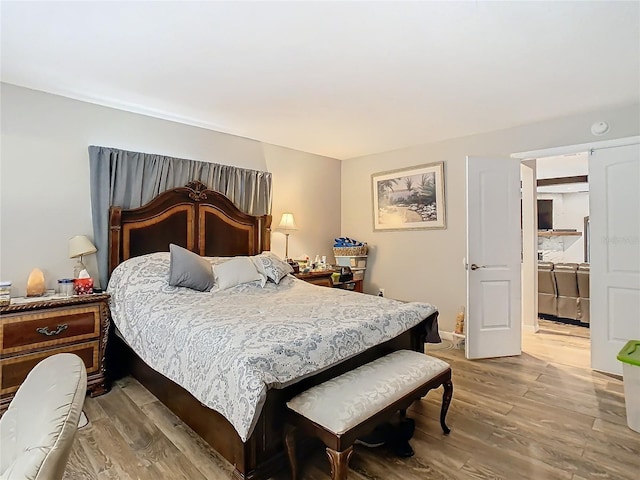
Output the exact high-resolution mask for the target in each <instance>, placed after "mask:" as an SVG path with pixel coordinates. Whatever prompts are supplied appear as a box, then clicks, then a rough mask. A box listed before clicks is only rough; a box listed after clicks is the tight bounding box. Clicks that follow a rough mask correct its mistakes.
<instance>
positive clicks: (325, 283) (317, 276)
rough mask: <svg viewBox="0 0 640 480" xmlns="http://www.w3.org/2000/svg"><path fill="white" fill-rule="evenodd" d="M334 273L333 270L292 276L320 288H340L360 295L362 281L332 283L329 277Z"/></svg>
mask: <svg viewBox="0 0 640 480" xmlns="http://www.w3.org/2000/svg"><path fill="white" fill-rule="evenodd" d="M334 273H335V272H334V271H333V270H327V271H324V272H309V273H294V274H293V275H294V276H295V277H296V278H299V279H300V280H304V281H305V282H308V283H313V284H314V285H320V286H321V287H334V288H342V289H343V290H351V291H353V292H359V293H362V291H363V289H362V283H363V282H362V280H361V279H359V280H348V281H346V282H333V281H332V280H331V275H332V274H334Z"/></svg>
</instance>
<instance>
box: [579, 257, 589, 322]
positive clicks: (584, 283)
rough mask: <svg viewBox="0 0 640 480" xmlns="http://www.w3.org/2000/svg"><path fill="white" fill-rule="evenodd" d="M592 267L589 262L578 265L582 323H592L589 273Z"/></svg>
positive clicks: (580, 317)
mask: <svg viewBox="0 0 640 480" xmlns="http://www.w3.org/2000/svg"><path fill="white" fill-rule="evenodd" d="M590 269H591V267H590V266H589V264H588V263H581V264H580V265H578V293H580V297H579V298H578V320H580V321H581V322H582V323H590V314H589V308H590V295H589V275H590Z"/></svg>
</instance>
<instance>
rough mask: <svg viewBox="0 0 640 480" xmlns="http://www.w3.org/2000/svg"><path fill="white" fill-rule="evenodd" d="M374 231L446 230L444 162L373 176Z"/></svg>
mask: <svg viewBox="0 0 640 480" xmlns="http://www.w3.org/2000/svg"><path fill="white" fill-rule="evenodd" d="M371 193H372V195H373V229H374V230H378V231H380V230H417V229H426V228H446V223H445V204H444V162H437V163H429V164H427V165H419V166H417V167H409V168H405V169H401V170H392V171H389V172H381V173H374V174H373V175H371Z"/></svg>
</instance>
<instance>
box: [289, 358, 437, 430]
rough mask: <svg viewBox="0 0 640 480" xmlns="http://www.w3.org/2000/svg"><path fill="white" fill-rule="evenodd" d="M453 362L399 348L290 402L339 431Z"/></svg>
mask: <svg viewBox="0 0 640 480" xmlns="http://www.w3.org/2000/svg"><path fill="white" fill-rule="evenodd" d="M448 368H449V364H448V363H447V362H445V361H443V360H440V359H438V358H434V357H430V356H428V355H424V354H423V353H419V352H414V351H410V350H399V351H397V352H393V353H390V354H389V355H386V356H384V357H381V358H378V359H377V360H374V361H373V362H370V363H367V364H366V365H363V366H361V367H358V368H356V369H355V370H352V371H350V372H347V373H345V374H343V375H340V376H339V377H336V378H334V379H331V380H328V381H326V382H324V383H322V384H320V385H316V386H315V387H312V388H310V389H309V390H307V391H305V392H302V393H301V394H299V395H297V396H295V397H294V398H292V399H291V400H290V401H289V402H287V406H288V407H289V408H290V409H291V410H293V411H295V412H297V413H299V414H300V415H302V416H304V417H306V418H308V419H309V420H312V421H313V422H315V423H317V424H319V425H321V426H323V427H324V428H326V429H327V430H329V431H330V432H332V433H334V434H336V435H339V434H342V433H344V432H346V431H347V430H349V429H351V428H353V427H355V426H356V425H358V424H360V423H362V422H363V421H365V420H367V419H368V418H370V417H372V416H373V415H375V414H376V413H377V412H379V411H381V410H383V409H384V408H385V407H387V406H389V405H391V404H392V403H393V402H395V401H397V400H399V399H400V398H402V397H403V396H404V395H406V394H407V393H409V392H411V391H412V390H414V389H415V388H418V387H419V386H420V385H423V384H424V383H425V382H427V381H428V380H430V379H432V378H434V377H436V376H437V375H439V374H440V373H442V372H444V371H446V370H447V369H448Z"/></svg>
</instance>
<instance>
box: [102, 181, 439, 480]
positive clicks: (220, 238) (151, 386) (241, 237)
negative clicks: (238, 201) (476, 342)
mask: <svg viewBox="0 0 640 480" xmlns="http://www.w3.org/2000/svg"><path fill="white" fill-rule="evenodd" d="M109 224H110V225H109V232H110V239H109V244H110V251H109V272H110V274H112V273H113V272H114V270H116V267H118V265H120V264H122V263H123V262H125V261H129V262H125V265H126V268H129V267H128V264H130V263H132V262H134V263H135V262H137V265H136V267H135V268H134V269H133V270H136V271H137V270H139V269H140V266H141V265H142V266H144V265H146V264H148V263H149V262H151V263H152V264H153V265H155V263H154V262H156V263H157V264H158V265H165V264H166V262H167V255H168V254H167V253H165V254H162V253H158V252H168V250H169V244H170V243H174V244H176V245H180V246H182V247H184V248H187V249H188V250H190V251H192V252H195V253H197V254H199V255H201V256H204V257H232V256H253V255H258V254H260V253H261V252H263V251H267V250H269V248H270V230H269V228H270V224H271V217H270V216H269V215H264V216H251V215H247V214H245V213H242V212H240V211H239V210H238V209H237V208H236V207H235V206H234V205H233V203H232V202H231V201H230V200H229V199H227V198H226V197H224V196H223V195H221V194H219V193H217V192H214V191H211V190H208V189H207V188H206V186H205V185H203V184H202V183H200V182H191V183H190V184H188V185H187V186H185V187H181V188H176V189H173V190H170V191H167V192H164V193H162V194H160V195H159V196H158V197H156V198H155V199H154V200H152V201H151V202H150V203H149V204H147V205H145V206H143V207H140V208H137V209H132V210H123V209H121V208H119V207H117V206H113V207H111V209H110V215H109ZM212 261H213V260H212ZM125 265H123V266H122V267H121V269H124V268H125ZM162 268H165V267H164V266H163V267H162ZM118 276H122V274H121V273H120V272H119V271H118V270H117V271H116V274H115V275H114V277H118ZM128 282H129V279H128V278H127V279H124V280H121V283H122V284H124V285H125V286H126V284H127V283H128ZM129 283H130V282H129ZM281 284H282V285H278V286H275V285H267V286H266V287H267V288H266V289H265V290H264V291H263V290H261V289H258V288H255V289H253V290H250V293H251V295H254V296H256V299H255V301H256V302H263V299H264V298H266V297H264V295H274V296H275V295H294V297H283V298H296V297H295V295H298V297H297V298H304V297H305V296H310V297H313V296H314V295H319V297H318V298H324V297H327V298H328V300H327V301H329V302H332V303H333V304H336V302H338V303H340V302H343V303H344V304H345V308H346V305H347V304H350V305H352V308H355V307H354V306H358V304H361V303H362V302H364V301H365V300H366V301H372V302H385V303H377V304H373V305H374V307H375V308H378V309H380V308H382V307H384V308H386V309H391V308H392V307H393V308H397V309H399V311H400V310H401V309H403V308H405V307H404V306H403V305H400V302H395V303H393V302H391V301H389V300H384V299H378V298H377V297H369V296H367V298H368V299H367V298H366V297H365V296H364V295H362V294H358V293H353V292H346V291H343V290H338V289H328V288H326V287H317V286H313V285H309V284H304V282H302V281H300V280H296V279H294V278H291V277H288V278H285V279H283V280H282V281H281ZM110 288H112V285H111V283H110ZM122 288H123V290H122V294H121V295H120V296H118V295H114V297H116V298H114V299H113V301H119V302H120V301H126V300H123V299H127V298H129V299H130V300H131V302H133V303H132V305H129V306H128V307H127V308H133V306H134V304H135V303H136V302H135V301H133V300H132V299H133V297H132V296H131V295H133V293H132V294H131V295H129V294H128V293H127V292H128V291H127V290H126V288H125V287H122ZM248 288H250V287H247V288H245V289H244V290H245V291H249V290H247V289H248ZM305 289H306V290H305ZM183 290H186V289H183ZM171 292H172V291H170V290H169V291H168V293H167V292H165V294H164V296H165V297H167V298H169V297H170V295H171ZM144 294H145V295H148V294H149V291H148V290H147V291H146V292H145V293H144ZM196 295H200V296H199V297H196ZM221 295H222V294H221ZM224 295H227V296H226V297H219V298H221V299H223V301H221V302H217V303H221V304H227V303H228V302H231V301H232V300H233V299H232V297H231V296H229V295H230V294H228V293H224ZM178 296H179V295H176V296H175V297H176V298H177V297H178ZM181 296H182V297H184V299H185V300H186V301H187V302H192V303H193V304H196V303H197V304H204V303H206V302H208V301H210V302H212V308H213V304H214V303H216V301H214V300H211V299H212V298H214V297H213V296H212V295H211V294H209V293H201V292H198V293H197V294H196V293H191V292H186V291H183V292H181ZM260 296H262V297H260ZM118 297H119V298H118ZM160 297H162V295H160V294H158V298H160ZM329 297H330V298H329ZM147 298H149V297H147ZM247 298H248V297H247ZM274 298H275V297H274ZM314 298H315V297H314ZM200 299H202V301H201V300H200ZM170 301H172V300H170ZM243 301H245V300H244V299H243ZM318 301H321V300H318ZM137 303H141V302H137ZM266 303H268V302H266ZM273 303H279V302H277V301H276V300H273ZM280 303H282V302H280ZM426 305H428V304H426ZM122 308H124V307H122ZM167 308H168V307H167ZM180 308H182V307H180ZM274 308H275V307H274ZM407 308H408V307H407ZM422 308H423V310H418V311H420V312H426V313H425V314H424V316H425V318H417V319H414V320H413V321H412V323H411V326H410V327H408V328H407V329H406V330H405V329H404V327H402V328H399V327H397V326H395V325H396V323H398V322H400V316H401V315H400V313H398V315H397V316H398V319H397V320H396V319H391V314H390V313H389V314H388V315H386V317H385V319H384V322H383V323H384V328H379V327H377V326H375V325H371V324H370V323H366V322H364V323H363V322H362V321H360V320H359V319H355V318H353V319H351V321H353V322H354V323H353V329H351V330H349V331H350V332H357V330H355V329H356V328H363V329H369V330H372V331H373V330H376V329H381V330H385V332H386V333H385V335H387V337H389V338H387V337H385V336H379V338H378V337H376V338H377V340H376V341H375V342H373V344H372V345H371V346H369V345H367V347H366V348H363V347H362V346H361V347H359V348H360V349H359V350H357V349H354V350H353V351H349V350H348V348H347V345H346V343H349V342H348V341H346V340H345V341H344V343H345V345H343V347H344V350H345V352H346V353H344V352H343V353H341V354H340V355H341V358H340V360H339V361H332V360H323V362H324V363H318V365H316V366H314V368H315V370H314V369H309V368H307V367H308V364H309V363H313V362H309V360H308V359H303V360H301V361H300V362H301V363H300V364H299V365H298V366H296V368H295V369H296V371H297V373H299V376H298V377H295V378H294V377H291V376H287V375H281V376H277V375H276V374H275V372H272V371H267V370H266V369H264V368H263V369H262V371H261V372H258V374H269V375H271V374H273V377H274V379H273V380H272V381H264V382H263V383H264V384H265V385H266V387H265V388H263V391H262V392H261V394H260V398H259V399H258V401H257V403H258V404H259V405H257V408H256V409H255V410H251V412H253V413H254V417H253V418H248V417H251V415H250V414H248V413H246V412H244V413H243V412H235V416H234V414H230V413H229V412H228V411H226V410H225V408H224V406H218V404H217V403H215V401H214V402H213V403H212V402H210V401H208V398H205V397H203V393H202V392H201V391H200V390H201V389H198V388H195V389H194V388H184V387H183V386H181V385H180V384H183V385H185V383H184V382H183V381H181V379H178V377H175V376H172V375H171V370H170V369H169V370H162V368H159V367H158V366H157V365H155V364H153V362H150V360H149V358H150V357H149V356H148V353H147V352H146V351H145V350H144V349H143V348H139V347H136V348H138V350H137V351H134V348H132V347H130V345H137V344H136V342H135V341H133V339H134V338H135V336H134V335H132V334H131V332H130V331H123V332H116V331H115V330H114V331H113V332H112V334H111V337H110V340H109V348H108V352H107V368H108V371H109V372H110V375H112V376H116V377H117V376H121V375H124V374H131V375H133V376H134V377H135V378H136V379H137V380H138V381H140V383H142V384H143V385H144V386H145V387H146V388H147V389H148V390H149V391H150V392H151V393H153V394H154V395H155V396H156V397H157V398H158V399H159V400H160V401H161V402H162V403H164V404H165V405H166V406H167V407H168V408H169V409H170V410H171V411H173V412H174V413H175V414H176V415H177V416H178V417H180V418H181V419H182V420H183V421H184V422H185V423H187V424H188V425H189V426H190V427H191V428H192V429H193V430H194V431H196V432H197V433H198V434H199V435H200V436H201V437H202V438H203V439H204V440H205V441H207V442H208V443H209V444H210V445H211V446H212V447H213V448H214V449H215V450H216V451H217V452H219V453H220V454H221V455H222V456H223V457H224V458H226V459H227V460H228V461H229V462H231V464H233V465H234V466H235V469H234V472H233V476H234V478H237V479H266V478H269V477H270V476H272V475H273V474H274V473H275V472H276V471H278V470H280V469H282V468H284V467H285V466H286V454H285V450H284V447H283V433H282V427H283V425H282V420H283V418H284V415H283V413H284V409H285V402H286V401H287V400H288V399H290V398H291V397H293V396H294V395H296V394H298V393H300V392H301V391H303V390H306V389H308V388H310V387H311V386H313V385H317V384H318V383H321V382H323V381H325V380H327V379H329V378H333V377H335V376H337V375H340V374H342V373H344V372H346V371H349V370H352V369H354V368H356V367H357V366H360V365H362V364H364V363H367V362H369V361H372V360H374V359H376V358H379V357H381V356H382V355H385V354H387V353H390V352H392V351H395V350H400V349H410V350H416V351H422V350H423V348H424V343H425V341H427V340H430V341H437V340H438V338H437V315H438V312H437V310H435V307H434V308H432V309H431V310H425V309H424V308H426V307H422ZM112 309H113V310H114V311H120V310H121V309H120V310H118V309H119V305H115V304H113V305H112ZM150 309H151V308H150ZM291 310H292V311H293V310H295V309H293V308H292V309H291ZM274 312H275V313H274ZM407 312H408V310H405V311H404V313H403V314H402V316H403V318H404V317H406V316H409V313H407ZM262 313H263V316H262V317H261V318H262V321H263V322H264V321H265V319H271V318H272V317H274V320H273V321H274V322H275V321H276V319H275V317H278V313H277V310H273V311H271V310H268V309H267V308H266V307H265V309H264V311H263V312H262ZM325 313H326V312H325ZM136 315H137V314H136ZM216 315H222V314H220V313H217V314H216ZM292 315H293V314H292ZM310 315H311V314H310ZM411 315H414V316H415V312H414V311H412V313H411ZM180 316H181V315H180V314H175V315H173V314H172V315H168V318H169V317H170V318H172V319H176V318H178V317H180ZM294 316H295V315H294ZM333 317H334V314H333V313H331V318H330V317H325V318H324V320H323V321H322V322H320V323H323V324H324V323H326V324H327V325H324V326H325V327H327V328H328V327H331V325H330V324H331V321H332V320H335V318H333ZM335 317H336V318H337V315H336V316H335ZM351 317H353V315H351ZM297 318H299V319H303V314H302V313H299V314H298V317H297ZM318 318H319V317H318ZM247 321H248V320H247ZM359 321H360V323H361V326H358V327H356V324H357V322H359ZM307 323H314V322H307ZM316 323H317V322H316ZM122 325H123V328H124V329H125V330H126V328H127V327H124V324H122ZM170 328H173V327H170ZM340 328H341V325H340V324H334V325H333V327H331V331H333V330H335V331H336V332H338V331H339V330H340ZM350 328H351V327H350ZM392 328H396V330H398V331H395V330H390V329H392ZM249 329H250V328H249ZM345 329H346V327H345ZM158 330H160V329H158V328H156V329H155V331H156V332H157V331H158ZM327 331H328V330H325V331H324V334H323V335H319V337H322V336H327V335H326V333H327ZM345 331H347V330H345ZM165 333H166V332H165ZM369 333H370V332H369ZM374 333H375V332H374ZM125 334H126V335H125ZM225 334H226V333H225ZM125 336H128V340H129V341H125V340H124V338H125ZM176 336H177V335H176ZM307 336H308V335H306V334H305V335H303V336H302V337H300V338H298V339H297V343H296V345H300V344H301V343H300V342H302V343H304V341H305V340H306V338H307ZM343 336H344V337H345V338H348V337H349V335H343ZM161 341H164V340H161ZM338 341H340V340H338ZM378 342H379V343H378ZM262 343H264V345H263V344H262ZM283 346H284V347H285V349H286V348H290V349H291V348H294V347H291V346H289V347H287V345H283ZM253 347H255V348H260V349H263V350H264V349H269V348H270V349H271V350H274V349H276V347H277V345H276V343H273V345H271V347H269V345H267V342H258V343H254V344H253ZM296 348H298V347H296ZM299 348H308V346H307V347H299ZM338 349H342V347H340V348H338ZM240 353H243V354H244V352H243V351H242V352H240ZM262 353H263V352H260V355H262ZM294 353H295V352H294ZM239 356H240V355H239ZM290 357H291V355H290ZM143 358H145V360H147V361H144V360H143ZM251 358H257V356H254V357H251ZM260 358H262V357H261V356H260ZM147 363H150V364H152V365H154V366H155V367H156V368H151V367H150V366H149V365H148V364H147ZM276 363H277V362H276ZM225 368H227V367H225ZM268 368H269V369H271V368H272V367H268ZM212 370H213V369H212ZM298 370H299V372H298ZM162 371H165V373H166V374H163V373H160V372H162ZM232 373H233V372H232V371H231V370H230V375H231V374H232ZM276 377H277V378H276ZM170 378H174V380H176V379H178V381H174V380H172V379H170ZM230 378H231V377H230ZM269 378H270V377H269ZM262 380H264V379H263V378H262ZM262 380H261V377H259V378H254V379H252V380H251V382H252V383H253V384H256V382H257V383H260V382H262ZM209 381H211V380H206V382H207V385H208V382H209ZM179 383H180V384H179ZM195 386H196V387H198V385H195ZM205 390H206V389H205ZM214 390H215V389H214ZM231 391H234V390H231ZM235 394H236V395H241V396H242V398H238V399H236V403H238V404H245V403H247V402H248V399H249V398H250V397H245V396H244V393H240V394H238V393H237V392H236V393H235ZM207 405H214V406H216V409H214V408H210V407H209V406H207ZM219 411H224V412H225V415H226V416H225V415H222V414H221V413H219ZM243 415H245V416H246V417H247V419H246V421H245V422H244V423H243V420H242V418H243Z"/></svg>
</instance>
